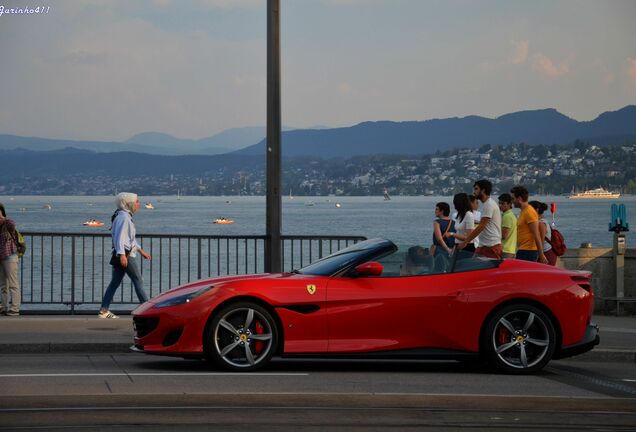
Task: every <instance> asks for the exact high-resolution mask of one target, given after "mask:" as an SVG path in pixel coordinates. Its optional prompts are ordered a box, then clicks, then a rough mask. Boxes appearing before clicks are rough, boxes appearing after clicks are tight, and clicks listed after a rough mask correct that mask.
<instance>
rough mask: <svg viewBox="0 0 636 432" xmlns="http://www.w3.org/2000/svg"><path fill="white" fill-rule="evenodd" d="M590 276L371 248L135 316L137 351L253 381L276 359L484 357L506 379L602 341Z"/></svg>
mask: <svg viewBox="0 0 636 432" xmlns="http://www.w3.org/2000/svg"><path fill="white" fill-rule="evenodd" d="M590 278H591V273H589V272H581V271H570V270H564V269H560V268H555V267H550V266H546V265H543V264H538V263H531V262H525V261H518V260H492V259H487V258H482V257H476V256H473V255H472V254H468V253H464V252H458V253H454V254H452V255H450V256H448V255H443V254H442V255H438V256H435V257H433V256H430V255H429V253H428V250H426V249H424V248H422V247H419V246H413V247H410V248H398V247H397V246H396V245H395V244H394V243H392V242H391V241H388V240H382V239H373V240H367V241H363V242H360V243H357V244H355V245H353V246H351V247H348V248H346V249H343V250H340V251H339V252H337V253H334V254H332V255H330V256H328V257H326V258H323V259H321V260H319V261H317V262H315V263H313V264H311V265H309V266H307V267H304V268H302V269H300V270H294V271H293V272H291V273H278V274H259V275H242V276H227V277H216V278H211V279H206V280H200V281H197V282H193V283H189V284H187V285H183V286H180V287H177V288H174V289H171V290H170V291H168V292H165V293H163V294H160V295H158V296H156V297H154V298H153V299H151V300H149V301H148V302H146V303H144V304H142V305H141V306H139V307H138V308H137V309H136V310H135V311H134V312H133V322H134V327H135V340H134V346H133V350H134V351H137V352H143V353H148V354H162V355H170V356H180V357H193V356H194V357H204V358H206V359H208V360H210V361H213V362H215V363H217V364H218V365H220V366H222V367H224V368H226V369H230V370H234V371H253V370H256V369H258V368H261V367H263V366H265V365H266V364H267V363H268V362H269V361H270V360H271V358H272V357H273V356H282V357H293V356H305V357H307V356H309V357H343V358H354V357H364V358H383V359H387V358H416V359H453V360H464V359H466V360H468V359H471V358H475V357H477V358H480V359H481V360H485V361H487V362H489V363H490V364H492V365H493V366H495V367H496V368H497V369H499V370H500V371H503V372H507V373H515V374H521V373H531V372H535V371H538V370H540V369H541V368H542V367H544V366H545V365H546V364H547V363H548V362H549V361H550V359H557V358H563V357H568V356H573V355H576V354H580V353H583V352H586V351H589V350H591V349H592V348H593V347H594V346H595V345H596V344H598V343H599V336H598V327H597V326H596V325H595V324H593V323H592V322H591V317H592V311H593V307H594V296H593V293H592V287H591V285H590Z"/></svg>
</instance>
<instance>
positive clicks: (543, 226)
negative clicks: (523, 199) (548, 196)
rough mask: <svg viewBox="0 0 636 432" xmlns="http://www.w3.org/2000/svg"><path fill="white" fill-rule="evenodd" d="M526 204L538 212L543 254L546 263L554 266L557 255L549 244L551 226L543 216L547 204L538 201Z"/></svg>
mask: <svg viewBox="0 0 636 432" xmlns="http://www.w3.org/2000/svg"><path fill="white" fill-rule="evenodd" d="M528 204H530V205H531V206H532V207H534V209H535V210H536V211H537V213H538V214H539V236H540V237H541V238H542V239H543V254H544V255H545V257H546V258H547V259H548V264H549V265H551V266H555V265H556V261H557V256H556V254H555V253H554V251H553V250H552V245H551V244H550V241H552V228H551V227H550V223H549V222H548V221H547V220H545V217H543V213H544V212H545V211H546V210H547V209H548V205H547V204H546V203H542V202H539V201H530V202H529V203H528Z"/></svg>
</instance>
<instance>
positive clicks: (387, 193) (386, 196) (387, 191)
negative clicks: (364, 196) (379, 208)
mask: <svg viewBox="0 0 636 432" xmlns="http://www.w3.org/2000/svg"><path fill="white" fill-rule="evenodd" d="M384 201H391V197H390V196H389V190H388V189H387V188H384Z"/></svg>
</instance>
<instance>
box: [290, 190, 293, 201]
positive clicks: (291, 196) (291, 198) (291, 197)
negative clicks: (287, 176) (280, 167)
mask: <svg viewBox="0 0 636 432" xmlns="http://www.w3.org/2000/svg"><path fill="white" fill-rule="evenodd" d="M289 199H290V200H293V199H294V196H293V195H292V190H291V189H289Z"/></svg>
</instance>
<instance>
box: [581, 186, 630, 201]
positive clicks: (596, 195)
mask: <svg viewBox="0 0 636 432" xmlns="http://www.w3.org/2000/svg"><path fill="white" fill-rule="evenodd" d="M620 196H621V194H620V192H610V191H608V190H607V189H604V188H597V189H592V190H586V191H584V192H576V193H575V192H572V193H571V194H570V196H569V198H570V199H616V198H618V197H620Z"/></svg>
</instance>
